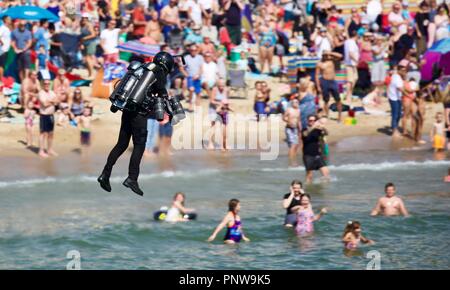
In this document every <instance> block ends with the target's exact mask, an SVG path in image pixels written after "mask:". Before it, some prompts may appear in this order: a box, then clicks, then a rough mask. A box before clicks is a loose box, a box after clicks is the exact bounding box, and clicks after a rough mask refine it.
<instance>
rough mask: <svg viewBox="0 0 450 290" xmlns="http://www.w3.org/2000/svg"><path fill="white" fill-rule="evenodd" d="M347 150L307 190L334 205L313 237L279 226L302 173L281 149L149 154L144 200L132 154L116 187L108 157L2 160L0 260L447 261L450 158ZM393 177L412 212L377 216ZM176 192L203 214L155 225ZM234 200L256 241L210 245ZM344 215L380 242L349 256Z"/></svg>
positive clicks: (425, 264)
mask: <svg viewBox="0 0 450 290" xmlns="http://www.w3.org/2000/svg"><path fill="white" fill-rule="evenodd" d="M341 145H342V144H341ZM344 145H345V144H344ZM344 147H345V146H344ZM342 148H343V147H342V146H339V144H338V145H337V146H332V147H331V149H330V151H331V152H332V155H331V158H330V163H331V164H330V171H331V175H332V178H331V182H324V181H322V180H321V179H320V178H318V177H319V175H318V174H316V175H315V176H316V179H315V181H314V183H313V184H311V185H308V186H306V188H305V189H306V192H307V193H309V194H310V195H311V198H312V205H313V209H314V211H315V212H316V213H317V212H318V211H319V210H320V209H321V208H322V207H327V208H328V211H329V213H328V214H327V215H325V216H324V217H323V218H322V219H321V220H320V221H318V222H316V223H315V233H314V234H313V235H312V236H310V237H307V238H298V237H297V236H296V235H295V233H294V232H293V230H292V229H286V228H284V227H283V226H282V224H283V221H284V214H285V210H284V209H283V208H282V204H281V203H282V198H283V195H284V194H285V193H287V192H288V191H289V185H290V182H291V181H292V180H293V179H300V180H304V177H305V172H304V169H303V168H302V167H298V168H288V167H287V156H286V154H285V153H284V154H282V155H281V156H280V157H279V158H278V159H277V160H274V161H261V160H260V159H259V155H258V154H257V152H253V153H249V152H241V151H232V152H228V153H219V152H217V153H205V151H201V152H175V155H174V156H173V157H172V164H171V165H170V166H169V167H168V168H169V169H167V168H166V169H164V168H163V169H161V166H160V165H159V163H158V162H156V161H145V162H144V163H143V164H142V173H141V176H140V179H139V181H140V184H141V187H142V189H143V190H144V192H145V195H144V196H143V197H139V196H137V195H135V194H133V193H132V192H131V191H130V190H129V189H127V188H124V187H123V186H122V184H121V182H122V181H123V179H125V177H126V170H127V161H128V158H129V155H127V154H128V153H127V154H126V155H124V156H123V157H122V158H121V159H120V162H118V166H117V167H116V168H115V170H114V173H113V176H112V179H111V185H112V188H113V190H112V192H111V193H107V192H105V191H103V190H101V189H100V187H99V186H98V183H97V182H96V177H97V174H98V172H99V171H100V170H101V165H102V162H103V161H104V160H103V157H104V156H96V157H92V162H91V163H89V165H79V164H78V163H77V162H79V161H77V158H73V160H72V161H71V162H70V164H69V163H68V162H67V160H64V157H61V158H58V159H53V160H50V161H42V160H38V159H37V161H20V160H19V161H18V160H13V159H11V160H6V158H5V159H4V160H6V161H7V164H9V169H8V170H5V169H3V171H2V175H1V177H2V179H1V180H0V268H1V269H66V267H67V265H68V263H70V262H71V259H72V258H71V255H70V254H69V256H68V253H71V251H72V253H73V251H75V253H79V257H80V260H79V261H80V264H79V265H80V266H81V269H366V268H367V265H368V263H369V262H371V261H372V260H371V259H370V257H369V258H368V253H369V252H370V253H374V252H372V251H377V252H375V253H377V255H379V257H380V259H379V261H378V262H379V264H378V265H379V266H380V268H381V269H449V268H450V259H449V254H448V253H449V248H450V247H449V243H450V226H449V225H450V223H449V222H450V215H449V213H450V208H449V205H450V203H449V201H450V185H449V184H446V183H444V182H443V176H444V175H445V174H446V172H447V169H448V167H450V162H449V161H448V160H435V159H434V156H433V154H432V153H431V152H430V151H429V150H417V151H415V150H390V149H389V150H388V149H383V150H372V149H371V148H370V146H363V147H359V150H353V149H351V150H345V148H344V149H342ZM105 154H106V153H105ZM38 162H40V163H39V165H37V164H38ZM45 162H47V163H45ZM2 163H3V162H2ZM3 164H5V163H3ZM39 166H42V167H39ZM33 168H34V169H33ZM387 182H394V183H395V184H396V186H397V194H398V195H399V196H401V197H402V198H403V199H404V201H405V204H406V206H407V208H408V210H409V211H410V213H411V217H408V218H404V217H389V218H387V217H370V215H369V214H370V211H371V209H372V208H373V207H374V205H375V203H376V201H377V199H378V198H379V197H381V196H383V194H384V193H383V190H384V184H385V183H387ZM177 191H182V192H184V193H185V194H186V197H187V200H186V206H187V207H192V208H195V209H196V210H197V213H198V219H197V220H196V221H190V222H185V223H178V224H169V223H164V222H156V221H154V220H153V212H154V211H156V210H158V209H159V208H160V207H161V206H170V202H171V199H172V197H173V195H174V193H175V192H177ZM231 198H238V199H239V200H240V201H241V213H240V216H241V218H242V225H243V229H244V231H245V233H246V235H247V236H248V237H249V238H250V239H251V242H249V243H240V244H238V245H231V246H230V245H224V244H223V243H222V239H223V236H224V234H225V233H224V231H222V232H221V233H220V234H219V235H218V236H217V239H216V240H215V241H214V242H212V243H208V242H206V240H207V238H208V237H209V236H210V234H211V233H212V231H213V230H214V228H215V227H216V226H217V224H218V223H219V222H220V221H221V219H222V218H223V216H224V215H225V213H226V211H227V203H228V200H229V199H231ZM349 220H358V221H360V222H361V224H362V230H363V235H365V236H366V237H368V238H370V239H372V240H374V241H375V244H374V245H372V246H363V247H361V249H360V250H359V251H357V252H355V253H353V255H348V253H345V252H344V251H343V244H342V242H341V237H342V233H343V229H344V227H345V225H346V223H347V222H348V221H349ZM370 253H369V254H370ZM369 256H370V255H369Z"/></svg>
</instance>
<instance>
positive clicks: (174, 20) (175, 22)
mask: <svg viewBox="0 0 450 290" xmlns="http://www.w3.org/2000/svg"><path fill="white" fill-rule="evenodd" d="M177 4H178V0H170V1H169V5H166V6H165V7H164V8H163V9H162V10H161V19H160V20H161V23H162V25H163V34H164V40H165V41H166V42H168V40H169V33H170V31H172V30H173V29H174V28H176V27H178V28H179V27H180V17H179V14H178V7H177Z"/></svg>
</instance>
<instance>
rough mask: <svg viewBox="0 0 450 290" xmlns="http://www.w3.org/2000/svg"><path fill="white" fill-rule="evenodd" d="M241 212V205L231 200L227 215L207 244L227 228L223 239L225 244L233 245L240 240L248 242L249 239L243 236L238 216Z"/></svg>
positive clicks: (235, 200) (236, 200)
mask: <svg viewBox="0 0 450 290" xmlns="http://www.w3.org/2000/svg"><path fill="white" fill-rule="evenodd" d="M240 210H241V204H240V202H239V200H238V199H234V198H233V199H231V200H230V201H229V202H228V213H227V214H226V215H225V217H224V218H223V220H222V222H221V223H220V224H219V225H218V226H217V227H216V229H215V230H214V232H213V234H212V235H211V236H210V237H209V238H208V242H212V241H214V239H215V238H216V236H217V234H218V233H219V232H220V231H221V230H222V229H223V228H224V227H225V226H227V233H226V235H225V238H224V243H225V244H235V243H239V242H240V241H241V239H242V240H244V241H245V242H250V239H249V238H247V237H246V236H245V235H244V232H243V231H242V223H241V218H240V217H239V216H238V213H239V211H240Z"/></svg>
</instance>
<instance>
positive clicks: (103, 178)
mask: <svg viewBox="0 0 450 290" xmlns="http://www.w3.org/2000/svg"><path fill="white" fill-rule="evenodd" d="M97 181H98V182H99V183H100V186H101V187H102V188H103V189H104V190H106V191H107V192H111V184H109V174H106V173H105V172H102V174H101V175H100V176H99V177H98V178H97Z"/></svg>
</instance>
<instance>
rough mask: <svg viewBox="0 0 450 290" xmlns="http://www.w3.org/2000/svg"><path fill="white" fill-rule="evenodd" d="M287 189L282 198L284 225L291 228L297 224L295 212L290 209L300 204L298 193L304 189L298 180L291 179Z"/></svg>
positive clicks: (302, 192) (300, 193)
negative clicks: (284, 210)
mask: <svg viewBox="0 0 450 290" xmlns="http://www.w3.org/2000/svg"><path fill="white" fill-rule="evenodd" d="M289 189H290V191H289V193H286V194H285V195H284V199H283V207H284V208H285V209H286V217H285V219H284V226H285V227H287V228H292V227H294V226H295V225H297V214H296V213H295V212H294V211H293V210H292V209H294V208H296V207H297V206H298V205H300V195H302V194H304V193H305V191H304V190H303V184H302V182H301V181H300V180H293V181H292V182H291V186H290V187H289Z"/></svg>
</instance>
